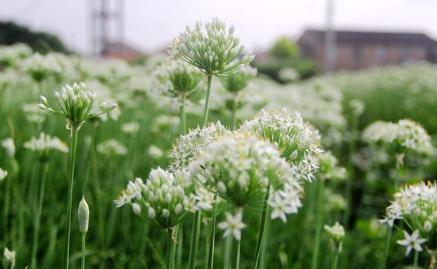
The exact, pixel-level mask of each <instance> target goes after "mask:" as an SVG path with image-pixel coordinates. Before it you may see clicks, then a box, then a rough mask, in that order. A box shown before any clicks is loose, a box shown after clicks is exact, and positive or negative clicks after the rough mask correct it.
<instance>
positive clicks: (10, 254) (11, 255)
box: [3, 248, 15, 269]
mask: <svg viewBox="0 0 437 269" xmlns="http://www.w3.org/2000/svg"><path fill="white" fill-rule="evenodd" d="M3 258H4V260H5V262H6V265H7V266H6V267H7V268H11V269H13V268H14V267H15V251H13V250H9V249H8V248H5V250H4V251H3Z"/></svg>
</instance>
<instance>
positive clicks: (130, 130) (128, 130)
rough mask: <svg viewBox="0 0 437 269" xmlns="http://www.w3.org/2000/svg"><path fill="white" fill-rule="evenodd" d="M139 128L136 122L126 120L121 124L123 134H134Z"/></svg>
mask: <svg viewBox="0 0 437 269" xmlns="http://www.w3.org/2000/svg"><path fill="white" fill-rule="evenodd" d="M139 130H140V124H139V123H138V122H134V121H132V122H127V123H124V124H122V125H121V131H122V132H123V133H125V134H136V133H137V132H138V131H139Z"/></svg>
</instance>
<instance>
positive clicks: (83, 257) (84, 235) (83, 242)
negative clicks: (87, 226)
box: [81, 233, 86, 269]
mask: <svg viewBox="0 0 437 269" xmlns="http://www.w3.org/2000/svg"><path fill="white" fill-rule="evenodd" d="M85 241H86V233H82V263H81V264H82V266H81V268H82V269H85V249H86V248H85Z"/></svg>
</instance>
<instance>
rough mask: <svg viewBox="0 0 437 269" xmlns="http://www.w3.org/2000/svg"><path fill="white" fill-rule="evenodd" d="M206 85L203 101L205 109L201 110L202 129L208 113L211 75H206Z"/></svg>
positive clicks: (206, 121)
mask: <svg viewBox="0 0 437 269" xmlns="http://www.w3.org/2000/svg"><path fill="white" fill-rule="evenodd" d="M207 78H208V85H207V88H206V99H205V107H204V110H203V123H202V127H205V125H206V124H207V123H208V113H209V96H210V94H211V82H212V75H208V76H207Z"/></svg>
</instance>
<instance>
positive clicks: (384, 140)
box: [362, 119, 433, 154]
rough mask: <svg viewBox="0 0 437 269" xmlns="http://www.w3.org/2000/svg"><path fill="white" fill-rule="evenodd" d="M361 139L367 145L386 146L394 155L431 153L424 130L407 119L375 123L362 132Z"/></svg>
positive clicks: (427, 136) (429, 140)
mask: <svg viewBox="0 0 437 269" xmlns="http://www.w3.org/2000/svg"><path fill="white" fill-rule="evenodd" d="M362 138H363V140H364V141H366V142H367V143H379V144H383V145H387V146H389V147H390V148H392V149H393V150H394V151H395V152H396V153H405V151H411V152H415V153H419V154H430V153H432V152H433V147H432V144H431V137H430V136H429V135H428V133H427V132H426V130H425V129H424V128H423V127H422V126H420V124H418V123H416V122H414V121H412V120H408V119H404V120H400V121H399V122H398V123H392V122H384V121H376V122H374V123H372V124H370V125H369V126H368V127H367V128H366V129H365V130H364V131H363V135H362Z"/></svg>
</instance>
